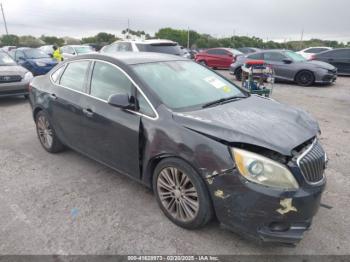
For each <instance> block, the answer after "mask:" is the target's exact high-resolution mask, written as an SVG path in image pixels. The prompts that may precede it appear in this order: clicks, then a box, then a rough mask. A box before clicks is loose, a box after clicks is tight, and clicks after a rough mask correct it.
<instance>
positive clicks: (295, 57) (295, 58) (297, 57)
mask: <svg viewBox="0 0 350 262" xmlns="http://www.w3.org/2000/svg"><path fill="white" fill-rule="evenodd" d="M284 54H285V55H286V56H287V57H289V58H291V59H292V60H293V61H294V62H303V61H306V59H305V58H304V57H303V56H302V55H299V54H297V53H295V52H292V51H285V52H284Z"/></svg>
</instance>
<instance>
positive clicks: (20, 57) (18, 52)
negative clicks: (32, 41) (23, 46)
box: [15, 50, 25, 61]
mask: <svg viewBox="0 0 350 262" xmlns="http://www.w3.org/2000/svg"><path fill="white" fill-rule="evenodd" d="M15 59H16V61H18V60H20V59H25V56H24V53H23V51H21V50H18V51H16V56H15Z"/></svg>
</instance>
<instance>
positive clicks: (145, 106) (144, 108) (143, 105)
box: [136, 92, 156, 117]
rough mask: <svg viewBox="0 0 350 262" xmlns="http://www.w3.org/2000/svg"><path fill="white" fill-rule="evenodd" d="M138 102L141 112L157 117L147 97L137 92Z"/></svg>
mask: <svg viewBox="0 0 350 262" xmlns="http://www.w3.org/2000/svg"><path fill="white" fill-rule="evenodd" d="M136 98H137V102H138V109H139V112H140V113H141V114H144V115H146V116H150V117H155V116H156V115H155V114H154V111H153V109H152V108H151V106H150V105H149V103H148V102H147V100H146V98H145V97H144V96H143V95H142V94H141V93H140V92H137V94H136Z"/></svg>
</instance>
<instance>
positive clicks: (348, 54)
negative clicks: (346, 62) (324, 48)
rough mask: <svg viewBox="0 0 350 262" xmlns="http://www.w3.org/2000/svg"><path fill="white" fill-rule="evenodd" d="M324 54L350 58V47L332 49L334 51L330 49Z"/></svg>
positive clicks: (325, 55) (332, 56) (324, 55)
mask: <svg viewBox="0 0 350 262" xmlns="http://www.w3.org/2000/svg"><path fill="white" fill-rule="evenodd" d="M322 55H323V57H330V58H338V59H339V58H340V59H349V58H350V49H339V50H332V51H329V52H327V53H324V54H322Z"/></svg>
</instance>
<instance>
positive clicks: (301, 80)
mask: <svg viewBox="0 0 350 262" xmlns="http://www.w3.org/2000/svg"><path fill="white" fill-rule="evenodd" d="M295 81H296V82H297V84H298V85H301V86H311V85H312V84H313V83H314V81H315V76H314V74H313V73H312V72H310V71H306V70H305V71H300V72H299V73H298V74H297V75H296V77H295Z"/></svg>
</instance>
